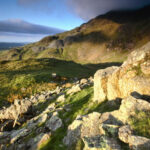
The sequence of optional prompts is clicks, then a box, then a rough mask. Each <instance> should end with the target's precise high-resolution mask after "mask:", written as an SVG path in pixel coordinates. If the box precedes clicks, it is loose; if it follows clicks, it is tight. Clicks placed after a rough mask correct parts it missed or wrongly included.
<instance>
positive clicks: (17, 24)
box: [0, 19, 63, 35]
mask: <svg viewBox="0 0 150 150" xmlns="http://www.w3.org/2000/svg"><path fill="white" fill-rule="evenodd" d="M0 32H13V33H27V34H45V35H48V34H56V33H60V32H63V30H61V29H57V28H52V27H46V26H42V25H36V24H32V23H29V22H26V21H23V20H19V19H11V20H5V21H0Z"/></svg>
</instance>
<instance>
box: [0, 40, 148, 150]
mask: <svg viewBox="0 0 150 150" xmlns="http://www.w3.org/2000/svg"><path fill="white" fill-rule="evenodd" d="M53 61H54V60H53ZM55 61H56V60H55ZM34 63H35V64H36V63H37V62H34ZM43 63H44V61H43ZM45 63H47V62H46V60H45ZM49 63H50V62H49ZM55 63H56V62H55ZM32 64H33V62H32ZM62 64H65V62H63V63H60V62H58V64H57V65H62ZM6 65H7V63H6ZM14 65H15V62H14ZM20 65H21V64H20ZM24 66H25V62H24ZM75 66H76V65H75V64H72V67H71V66H70V67H69V66H68V70H70V69H71V68H72V69H73V70H74V68H75ZM22 67H23V66H22ZM26 67H29V68H30V66H26ZM26 67H25V68H26ZM29 68H28V69H29ZM32 68H33V66H32ZM61 68H62V66H60V68H59V70H60V72H61V71H62V70H61ZM77 68H80V69H81V70H80V71H79V73H81V74H80V75H81V76H82V73H83V72H82V70H85V68H84V67H81V66H80V67H79V66H78V67H77ZM36 69H37V67H36V65H35V70H36ZM57 69H58V67H57ZM66 71H67V70H66ZM74 71H75V72H76V71H77V70H74ZM86 71H87V73H88V70H86ZM20 73H21V72H20ZM66 73H68V72H66ZM85 73H86V72H85ZM68 75H69V74H68ZM8 76H9V74H8ZM45 77H46V76H45ZM42 78H43V77H42ZM46 78H48V77H46ZM16 81H17V80H16ZM18 81H19V80H18ZM16 83H18V82H16ZM29 83H30V82H29ZM65 83H67V82H66V81H65V82H63V84H59V85H58V86H57V87H56V88H53V89H48V90H45V91H42V92H41V93H37V94H34V95H32V96H31V97H28V98H27V97H26V98H21V99H15V101H14V102H13V103H12V104H11V105H10V106H6V107H3V108H2V109H0V150H27V149H28V150H60V149H61V150H150V86H149V85H150V42H149V43H147V44H146V45H144V46H143V47H141V48H139V49H136V50H135V51H133V52H132V53H131V54H130V55H129V57H128V59H127V60H126V61H125V62H124V63H123V64H122V66H120V67H116V66H112V67H108V68H105V69H104V68H103V69H100V70H98V71H97V72H96V74H95V75H94V78H93V77H90V78H88V77H87V78H82V79H80V80H79V79H78V78H77V79H73V80H72V84H71V85H70V86H64V84H65ZM93 84H94V85H93ZM41 86H42V85H41ZM93 87H94V88H93Z"/></svg>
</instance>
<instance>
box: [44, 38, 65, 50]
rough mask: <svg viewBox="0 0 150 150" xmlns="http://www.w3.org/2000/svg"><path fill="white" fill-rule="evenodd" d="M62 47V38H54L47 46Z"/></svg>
mask: <svg viewBox="0 0 150 150" xmlns="http://www.w3.org/2000/svg"><path fill="white" fill-rule="evenodd" d="M63 47H64V42H63V40H54V41H53V42H51V43H50V44H49V45H48V47H47V48H54V49H59V48H63Z"/></svg>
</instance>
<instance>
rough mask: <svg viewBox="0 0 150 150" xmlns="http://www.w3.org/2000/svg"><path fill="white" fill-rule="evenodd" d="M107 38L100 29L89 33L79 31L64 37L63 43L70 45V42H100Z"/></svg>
mask: <svg viewBox="0 0 150 150" xmlns="http://www.w3.org/2000/svg"><path fill="white" fill-rule="evenodd" d="M108 40H109V38H108V37H107V36H106V35H105V34H103V32H101V31H97V32H90V33H79V34H76V35H73V36H68V37H66V38H65V39H64V45H71V44H72V43H82V42H90V43H94V44H101V43H104V42H106V41H108Z"/></svg>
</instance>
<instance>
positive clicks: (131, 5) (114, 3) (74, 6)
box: [67, 0, 150, 20]
mask: <svg viewBox="0 0 150 150" xmlns="http://www.w3.org/2000/svg"><path fill="white" fill-rule="evenodd" d="M67 4H68V6H69V7H70V10H73V11H74V12H75V13H76V14H77V15H78V16H80V17H81V18H82V19H84V20H89V19H91V18H93V17H96V16H98V15H100V14H104V13H106V12H108V11H111V10H115V9H135V8H139V7H143V6H145V5H148V4H150V0H67Z"/></svg>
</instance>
